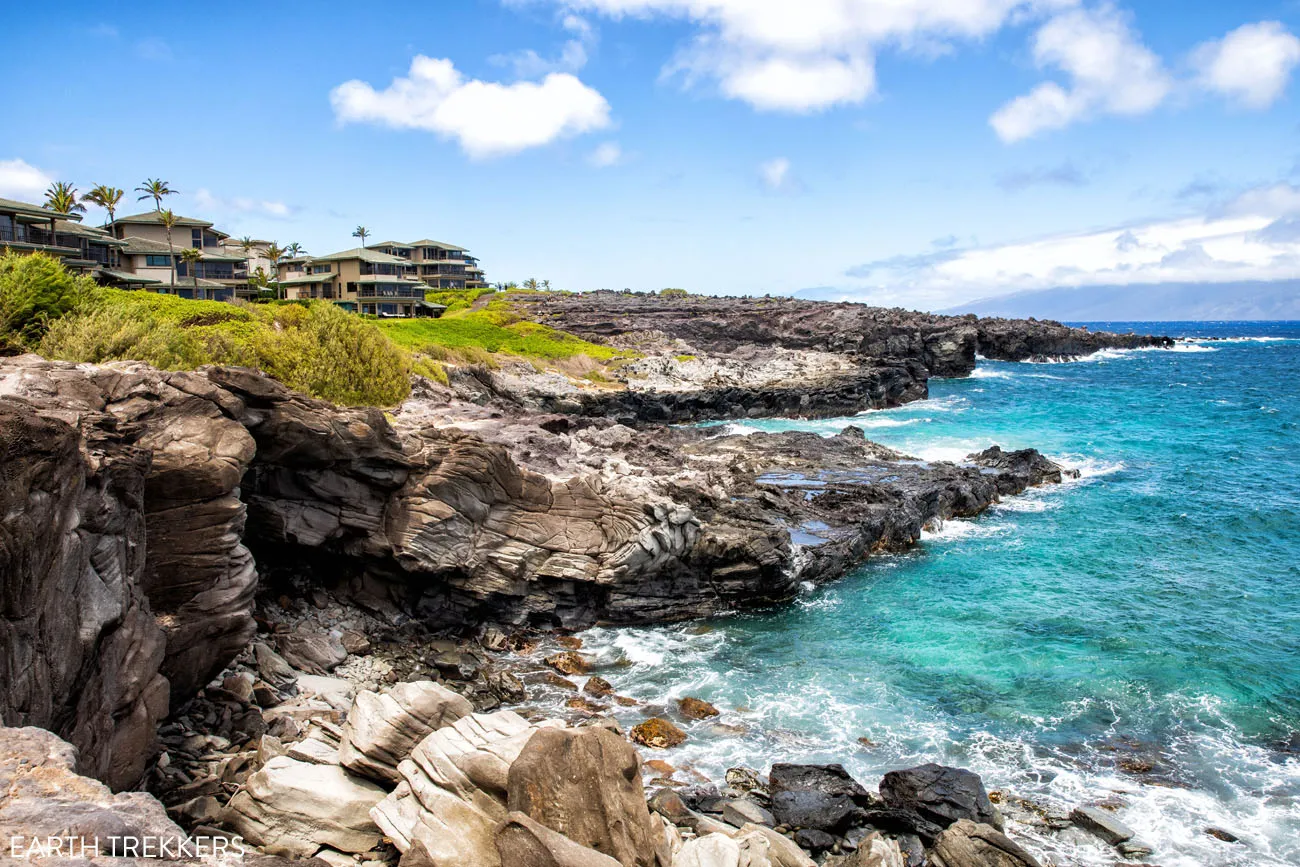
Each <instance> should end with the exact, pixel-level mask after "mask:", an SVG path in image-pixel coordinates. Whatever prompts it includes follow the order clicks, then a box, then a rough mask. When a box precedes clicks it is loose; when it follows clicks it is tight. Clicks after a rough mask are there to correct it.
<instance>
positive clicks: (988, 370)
mask: <svg viewBox="0 0 1300 867" xmlns="http://www.w3.org/2000/svg"><path fill="white" fill-rule="evenodd" d="M1094 327H1102V326H1101V325H1096V326H1094ZM1106 327H1109V328H1114V329H1119V330H1129V329H1132V330H1136V331H1140V332H1145V333H1164V334H1170V335H1172V336H1178V337H1182V338H1186V339H1185V340H1183V341H1181V342H1180V343H1179V344H1178V345H1177V346H1176V348H1175V349H1173V350H1146V351H1106V352H1101V353H1098V354H1097V355H1094V356H1092V357H1090V358H1087V359H1084V360H1080V361H1075V362H1065V363H1055V364H1030V363H1021V364H1012V363H999V362H989V361H983V360H982V361H980V363H979V366H978V368H977V370H976V372H975V374H974V375H973V376H971V377H970V378H967V379H960V380H932V381H931V388H930V397H929V399H928V400H925V401H922V402H918V403H913V404H910V405H908V406H905V407H902V408H898V409H892V410H883V411H873V412H868V413H863V414H861V415H857V416H853V417H850V418H839V419H829V420H818V421H801V420H790V419H771V420H763V421H754V422H746V423H745V425H743V426H738V425H730V426H728V427H727V428H726V429H727V430H729V431H732V432H737V431H738V432H744V431H746V430H789V429H798V430H812V431H818V432H822V433H825V434H831V433H834V432H836V431H838V430H840V429H842V428H843V427H844V426H846V425H850V424H852V425H857V426H859V427H861V428H863V429H864V430H865V431H866V433H867V436H868V437H869V438H871V439H874V440H877V441H879V442H881V443H884V444H886V445H888V446H891V447H893V448H896V449H899V450H901V451H904V452H907V453H909V454H912V455H915V456H918V457H921V458H924V459H928V460H960V459H961V458H962V457H963V456H964V455H966V454H968V453H970V452H974V451H977V450H980V449H983V448H985V447H987V446H989V445H991V444H994V443H996V444H998V445H1001V446H1002V447H1004V448H1023V447H1029V446H1032V447H1035V448H1038V449H1039V450H1041V451H1043V452H1044V453H1045V454H1047V455H1049V456H1051V457H1052V458H1054V459H1056V460H1057V461H1059V462H1061V463H1063V464H1065V465H1068V466H1071V467H1074V468H1077V469H1078V470H1080V472H1081V477H1080V478H1079V479H1078V480H1074V481H1070V482H1067V483H1066V484H1064V485H1061V486H1049V487H1046V488H1042V489H1036V490H1033V491H1031V492H1029V493H1027V494H1025V495H1023V496H1020V497H1016V498H1011V499H1008V500H1006V501H1004V502H1003V503H1000V504H998V505H996V506H995V507H993V508H992V509H991V510H989V511H988V512H986V513H985V514H984V515H982V516H980V517H978V518H975V519H972V520H962V521H951V522H948V523H947V524H946V525H944V526H943V527H942V528H938V529H936V530H935V531H934V532H931V533H927V534H926V535H925V537H924V538H923V540H922V541H921V543H920V544H919V545H918V546H916V547H915V548H914V549H913V550H910V551H908V552H906V553H903V554H897V555H884V556H877V557H874V558H872V559H871V560H870V561H869V562H868V563H866V564H865V565H864V566H862V567H861V568H859V569H857V570H856V571H855V572H853V573H852V574H850V575H849V576H847V577H846V578H844V579H842V580H840V581H837V582H835V583H832V584H829V585H825V586H822V587H818V588H813V587H809V588H807V592H806V593H805V595H804V596H803V597H802V598H801V599H800V600H799V601H798V602H797V603H796V604H793V605H790V606H786V607H783V608H780V609H776V610H771V611H763V612H751V613H745V614H739V615H734V616H730V617H726V618H720V619H716V620H711V621H707V622H700V623H691V624H683V625H676V626H671V627H658V628H645V629H594V630H590V631H588V632H586V633H584V634H583V638H584V641H585V648H584V650H585V652H589V653H592V654H594V655H595V656H596V657H597V658H598V659H599V660H600V662H601V663H603V664H604V665H602V668H601V674H602V675H603V676H606V677H607V678H608V679H609V680H611V681H612V682H613V684H614V686H615V688H616V690H617V691H618V692H620V693H623V694H626V695H630V696H633V697H635V698H638V699H641V700H643V701H645V702H648V703H652V704H664V703H665V702H666V701H668V700H671V699H673V698H677V697H681V696H686V695H693V696H698V697H701V698H704V699H707V700H709V701H711V702H713V703H714V704H716V705H717V706H718V707H719V708H721V709H722V710H723V716H722V717H721V718H720V719H719V720H716V721H712V722H700V723H694V724H691V725H690V726H689V727H688V731H689V733H690V740H689V741H688V742H687V743H686V744H685V745H684V746H683V747H681V748H679V749H677V750H674V751H671V752H670V753H668V754H667V755H665V756H664V758H666V759H667V760H668V761H669V762H672V763H674V764H676V765H678V766H694V767H696V768H698V769H699V770H700V771H702V772H704V773H705V774H707V775H709V776H710V777H712V778H714V779H720V778H721V775H722V772H723V770H725V769H726V768H727V767H730V766H734V765H741V764H744V765H750V766H754V767H757V768H759V769H765V768H766V767H768V766H769V765H770V763H771V762H772V761H795V762H822V761H838V762H842V763H843V764H844V765H845V766H846V767H847V768H848V769H849V770H850V771H851V772H852V773H853V774H854V775H855V776H856V777H857V778H858V779H859V780H861V781H862V782H863V783H864V784H865V785H867V786H868V787H874V785H875V784H876V783H877V782H878V780H879V777H880V776H881V775H882V774H883V773H884V772H885V771H887V770H890V769H894V768H900V767H907V766H910V765H914V764H919V763H922V762H926V761H937V762H942V763H945V764H952V765H960V766H964V767H968V768H971V769H972V770H975V771H977V772H978V773H980V774H981V775H982V776H983V778H984V780H985V782H986V784H987V785H988V787H989V788H990V789H997V790H1000V791H1002V792H1005V793H1008V794H1010V795H1016V796H1020V797H1026V798H1030V799H1033V800H1034V801H1036V802H1037V803H1040V804H1042V805H1044V806H1049V807H1053V808H1057V809H1066V810H1068V809H1069V808H1070V807H1072V806H1074V805H1077V804H1082V803H1093V802H1099V801H1104V802H1107V803H1109V804H1110V805H1111V806H1114V807H1117V808H1118V809H1117V812H1116V815H1117V817H1118V818H1120V819H1121V820H1122V821H1123V822H1125V823H1127V824H1128V825H1130V826H1131V827H1132V828H1134V829H1135V830H1137V832H1138V839H1139V840H1141V841H1142V842H1143V843H1145V844H1146V845H1149V846H1150V847H1151V848H1152V849H1153V850H1154V854H1153V855H1152V856H1151V858H1150V859H1149V860H1150V861H1151V862H1152V863H1156V864H1161V865H1164V867H1173V865H1187V867H1191V865H1281V864H1300V734H1298V733H1300V323H1107V324H1106ZM1208 338H1223V339H1220V340H1210V339H1208ZM808 541H810V542H811V541H813V540H808ZM618 712H619V714H620V717H621V719H622V721H623V722H624V723H625V724H628V725H630V724H634V723H635V722H638V721H639V720H640V719H641V718H642V717H643V716H644V715H645V710H644V709H636V708H631V709H619V711H618ZM718 723H721V725H718ZM1210 827H1215V828H1220V829H1223V830H1226V831H1229V832H1230V833H1231V834H1233V835H1235V836H1237V837H1238V838H1240V840H1239V842H1235V843H1230V842H1225V841H1223V840H1220V839H1218V838H1216V837H1214V836H1211V835H1210V834H1207V833H1206V830H1205V829H1206V828H1210ZM1017 830H1018V832H1019V833H1020V834H1021V835H1022V836H1020V837H1019V839H1021V840H1022V842H1026V843H1027V844H1028V845H1029V847H1030V848H1031V849H1032V850H1033V851H1035V852H1036V853H1037V854H1039V855H1040V856H1042V857H1043V858H1045V859H1046V860H1049V861H1053V862H1055V863H1057V864H1061V865H1064V864H1088V865H1092V864H1097V865H1103V864H1104V865H1107V867H1109V865H1110V864H1112V863H1114V862H1115V861H1116V860H1123V859H1119V858H1117V856H1116V853H1115V851H1114V850H1113V849H1110V848H1109V847H1105V846H1100V845H1092V844H1091V843H1090V842H1089V841H1088V839H1087V838H1086V837H1084V835H1082V834H1080V833H1066V834H1065V835H1062V836H1054V835H1047V834H1045V833H1042V832H1039V831H1035V830H1033V829H1031V828H1029V827H1027V826H1025V827H1020V828H1018V829H1017Z"/></svg>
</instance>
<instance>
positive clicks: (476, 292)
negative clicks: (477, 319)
mask: <svg viewBox="0 0 1300 867" xmlns="http://www.w3.org/2000/svg"><path fill="white" fill-rule="evenodd" d="M496 291H497V290H495V289H447V290H443V291H438V290H434V291H432V292H425V293H424V300H425V301H428V302H430V303H433V304H443V305H445V306H446V308H447V313H454V312H455V311H457V310H468V309H469V308H470V307H471V306H473V304H474V302H475V301H477V300H478V299H480V298H482V297H483V296H484V295H492V294H493V293H495V292H496ZM443 315H446V314H443Z"/></svg>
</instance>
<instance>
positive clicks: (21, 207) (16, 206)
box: [0, 199, 81, 220]
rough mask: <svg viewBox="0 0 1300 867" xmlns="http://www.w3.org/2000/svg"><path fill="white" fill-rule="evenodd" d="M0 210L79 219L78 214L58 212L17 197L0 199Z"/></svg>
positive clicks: (36, 215)
mask: <svg viewBox="0 0 1300 867" xmlns="http://www.w3.org/2000/svg"><path fill="white" fill-rule="evenodd" d="M0 211H7V212H9V213H11V214H23V215H26V216H28V217H57V218H59V219H60V220H65V219H70V220H80V219H81V216H80V215H78V214H60V213H59V212H58V211H55V210H51V209H50V208H47V207H45V206H44V205H36V204H33V203H31V202H20V201H18V200H17V199H0Z"/></svg>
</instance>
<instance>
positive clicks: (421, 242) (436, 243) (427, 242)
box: [407, 238, 469, 253]
mask: <svg viewBox="0 0 1300 867" xmlns="http://www.w3.org/2000/svg"><path fill="white" fill-rule="evenodd" d="M407 246H409V247H441V248H442V249H444V250H459V251H460V252H462V253H468V252H469V250H468V249H467V248H465V247H457V246H456V245H455V244H447V243H444V242H442V241H434V240H432V239H430V238H423V239H421V240H419V241H412V242H411V243H410V244H408V245H407Z"/></svg>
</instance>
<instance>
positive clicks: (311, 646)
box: [275, 631, 348, 674]
mask: <svg viewBox="0 0 1300 867" xmlns="http://www.w3.org/2000/svg"><path fill="white" fill-rule="evenodd" d="M275 646H276V649H277V650H279V651H280V655H281V656H283V657H284V659H285V661H286V662H288V663H289V664H290V665H292V666H293V667H294V668H296V669H298V670H299V671H305V672H307V673H308V674H325V673H326V672H329V671H332V670H333V669H334V668H335V666H337V665H338V664H339V663H341V662H342V661H343V660H345V659H347V658H348V652H347V651H346V650H344V649H343V644H342V643H341V642H340V641H339V640H338V639H337V638H335V637H334V636H332V635H322V634H321V633H319V632H301V631H300V632H290V633H287V634H285V635H277V636H275Z"/></svg>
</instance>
